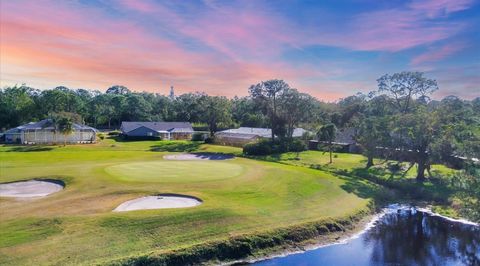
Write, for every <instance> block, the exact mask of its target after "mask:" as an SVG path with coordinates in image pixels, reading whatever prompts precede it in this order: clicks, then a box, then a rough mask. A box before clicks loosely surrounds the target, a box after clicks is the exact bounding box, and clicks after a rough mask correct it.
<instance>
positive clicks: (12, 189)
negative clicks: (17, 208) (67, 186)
mask: <svg viewBox="0 0 480 266" xmlns="http://www.w3.org/2000/svg"><path fill="white" fill-rule="evenodd" d="M62 189H63V186H62V185H60V184H57V183H55V182H51V181H41V180H30V181H19V182H12V183H4V184H0V197H14V198H31V197H45V196H47V195H50V194H52V193H55V192H58V191H60V190H62Z"/></svg>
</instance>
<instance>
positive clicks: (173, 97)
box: [170, 86, 175, 100]
mask: <svg viewBox="0 0 480 266" xmlns="http://www.w3.org/2000/svg"><path fill="white" fill-rule="evenodd" d="M170 99H172V100H173V99H175V91H174V90H173V86H170Z"/></svg>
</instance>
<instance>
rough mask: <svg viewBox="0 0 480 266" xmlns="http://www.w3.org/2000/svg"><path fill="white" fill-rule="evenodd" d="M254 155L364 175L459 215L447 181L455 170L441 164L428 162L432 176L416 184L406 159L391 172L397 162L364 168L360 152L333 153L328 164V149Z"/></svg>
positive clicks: (364, 162)
mask: <svg viewBox="0 0 480 266" xmlns="http://www.w3.org/2000/svg"><path fill="white" fill-rule="evenodd" d="M258 159H262V160H266V161H272V162H277V163H282V164H287V165H296V166H303V167H308V168H315V169H321V170H326V171H329V172H333V173H341V174H343V175H350V176H353V177H355V178H358V177H365V178H366V179H369V180H372V181H374V182H377V183H379V184H383V185H386V186H389V187H392V188H395V189H398V190H400V191H403V192H404V194H406V195H405V196H407V197H406V198H404V199H403V200H409V199H417V200H418V199H419V200H424V201H426V202H427V203H429V204H431V205H433V208H434V210H435V211H436V212H438V213H440V214H443V215H446V216H450V217H453V218H459V214H458V212H457V210H456V209H455V208H453V207H452V206H453V205H455V204H456V203H455V202H456V201H458V199H457V198H456V195H455V194H456V192H457V191H456V190H455V189H454V188H453V187H451V185H450V184H449V178H450V177H451V176H452V175H453V174H454V173H455V170H453V169H451V168H448V167H446V166H444V165H439V164H436V165H432V168H431V173H432V175H433V177H434V178H433V179H431V178H429V179H427V181H425V182H424V183H422V184H418V183H417V182H416V181H415V176H416V173H417V167H416V165H415V166H413V167H411V168H410V169H409V164H408V163H402V164H401V165H402V170H400V171H396V172H392V171H391V170H389V167H388V164H389V163H394V164H395V163H397V162H395V161H389V162H385V161H384V160H379V159H375V160H374V163H375V166H374V167H372V168H370V169H368V170H367V169H365V165H366V162H367V158H366V157H365V156H363V155H360V154H348V153H334V158H333V163H332V164H329V154H328V152H321V151H305V152H301V153H298V154H297V153H284V154H278V155H271V156H262V157H258ZM398 196H399V195H398ZM396 200H399V201H401V200H402V199H401V198H397V199H396Z"/></svg>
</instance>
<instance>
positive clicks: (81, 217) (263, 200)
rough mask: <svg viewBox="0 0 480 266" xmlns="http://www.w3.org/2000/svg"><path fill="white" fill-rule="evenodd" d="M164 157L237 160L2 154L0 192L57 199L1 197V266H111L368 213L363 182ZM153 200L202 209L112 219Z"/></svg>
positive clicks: (80, 152) (70, 150) (195, 146)
mask: <svg viewBox="0 0 480 266" xmlns="http://www.w3.org/2000/svg"><path fill="white" fill-rule="evenodd" d="M172 151H175V152H181V151H186V152H197V151H198V152H223V153H231V154H238V153H240V152H241V150H240V149H238V148H230V147H220V146H214V145H207V144H199V143H193V142H168V141H142V142H116V141H114V140H111V139H106V140H104V141H102V142H101V143H98V144H91V145H74V146H66V147H63V146H45V147H38V146H36V147H26V146H7V145H5V146H0V183H5V182H11V181H17V180H31V179H55V180H60V181H62V182H64V183H65V188H64V189H63V190H61V191H59V192H56V193H54V194H51V195H48V196H46V197H41V198H33V199H15V198H0V210H1V215H0V264H8V265H51V264H55V265H69V264H75V265H78V264H80V265H82V264H83V265H92V264H106V263H107V264H108V263H115V262H118V261H120V262H121V261H126V259H135V258H142V257H145V256H155V255H161V254H168V253H169V252H171V251H172V250H178V249H188V248H189V247H192V246H196V245H199V244H202V243H207V242H208V243H211V242H212V241H213V242H215V241H220V242H221V241H223V240H225V239H229V238H232V237H236V236H248V235H258V234H263V233H265V234H267V233H268V232H273V231H275V230H277V229H278V230H279V229H282V228H283V229H285V228H289V227H292V226H295V225H302V224H305V223H314V222H318V221H333V220H336V219H348V218H349V217H351V216H353V215H356V214H358V213H359V212H365V211H367V210H368V208H369V203H370V198H369V196H368V193H365V192H364V191H361V190H359V186H360V185H365V186H367V185H368V184H367V183H362V182H366V181H357V180H351V179H350V178H346V177H343V176H335V175H334V174H332V173H329V172H325V171H321V170H315V169H309V168H307V167H302V166H296V165H287V164H281V163H275V162H266V161H260V160H253V159H247V158H240V157H236V158H234V159H232V160H225V161H209V160H202V161H200V160H199V161H174V160H164V158H163V156H164V155H166V154H172ZM161 193H175V194H182V195H189V196H193V197H196V198H199V199H201V200H202V204H201V205H198V206H195V207H190V208H180V209H158V210H139V211H127V212H113V210H114V209H115V208H116V207H117V206H119V205H120V204H121V203H123V202H125V201H128V200H132V199H135V198H139V197H144V196H150V195H157V194H161ZM283 229H282V230H283ZM93 243H94V244H93Z"/></svg>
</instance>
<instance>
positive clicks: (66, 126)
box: [55, 117, 73, 146]
mask: <svg viewBox="0 0 480 266" xmlns="http://www.w3.org/2000/svg"><path fill="white" fill-rule="evenodd" d="M55 128H58V131H60V133H62V134H63V146H66V145H67V136H68V135H70V134H72V132H73V122H72V119H70V118H68V117H60V118H59V119H57V120H56V121H55Z"/></svg>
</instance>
